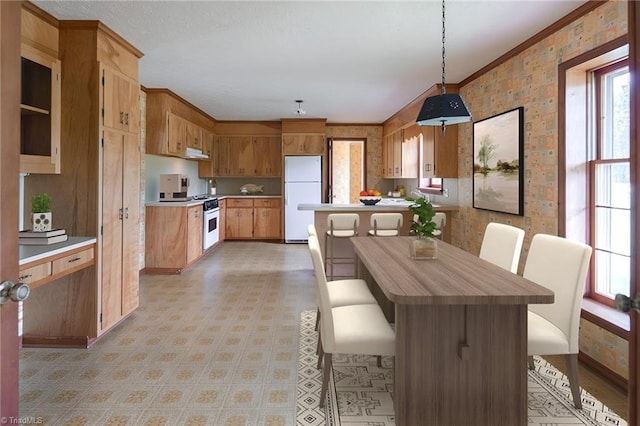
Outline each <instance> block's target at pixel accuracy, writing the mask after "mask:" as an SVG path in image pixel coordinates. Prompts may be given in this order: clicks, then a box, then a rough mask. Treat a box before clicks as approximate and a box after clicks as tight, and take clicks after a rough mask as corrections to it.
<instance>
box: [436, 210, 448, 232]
mask: <svg viewBox="0 0 640 426" xmlns="http://www.w3.org/2000/svg"><path fill="white" fill-rule="evenodd" d="M433 221H434V222H435V223H436V229H440V230H442V228H444V227H445V226H446V225H447V215H446V214H444V213H442V212H438V213H436V214H435V215H434V216H433Z"/></svg>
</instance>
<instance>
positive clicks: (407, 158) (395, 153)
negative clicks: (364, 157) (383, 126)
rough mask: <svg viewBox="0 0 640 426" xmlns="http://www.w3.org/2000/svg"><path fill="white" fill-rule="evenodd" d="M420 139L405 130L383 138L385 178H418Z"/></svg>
mask: <svg viewBox="0 0 640 426" xmlns="http://www.w3.org/2000/svg"><path fill="white" fill-rule="evenodd" d="M418 145H419V143H418V138H417V136H416V135H414V134H411V133H407V132H406V131H405V130H403V129H399V130H396V131H395V132H393V133H391V134H390V135H387V136H384V137H383V138H382V167H383V177H385V178H391V179H400V178H402V179H405V178H407V179H408V178H417V177H418Z"/></svg>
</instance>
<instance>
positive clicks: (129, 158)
mask: <svg viewBox="0 0 640 426" xmlns="http://www.w3.org/2000/svg"><path fill="white" fill-rule="evenodd" d="M123 143H124V145H123V160H122V167H123V169H122V177H123V193H122V204H123V207H124V217H123V221H122V224H123V225H122V316H125V315H127V314H129V313H130V312H132V311H133V310H134V309H136V308H137V307H138V287H139V275H140V274H139V271H140V253H141V247H140V188H139V185H138V182H140V147H139V145H138V136H137V135H135V134H125V135H124V141H123Z"/></svg>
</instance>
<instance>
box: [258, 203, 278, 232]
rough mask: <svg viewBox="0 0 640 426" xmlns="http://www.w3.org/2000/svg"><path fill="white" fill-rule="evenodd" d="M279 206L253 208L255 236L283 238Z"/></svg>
mask: <svg viewBox="0 0 640 426" xmlns="http://www.w3.org/2000/svg"><path fill="white" fill-rule="evenodd" d="M280 228H281V220H280V209H279V208H263V207H258V208H255V209H254V210H253V237H254V238H269V239H273V238H281V236H280V235H281V232H280Z"/></svg>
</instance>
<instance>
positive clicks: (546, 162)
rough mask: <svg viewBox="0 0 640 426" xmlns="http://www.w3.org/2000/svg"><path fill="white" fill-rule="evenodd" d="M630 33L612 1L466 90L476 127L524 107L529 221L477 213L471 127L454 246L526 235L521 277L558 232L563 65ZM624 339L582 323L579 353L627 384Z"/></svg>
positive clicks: (473, 246)
mask: <svg viewBox="0 0 640 426" xmlns="http://www.w3.org/2000/svg"><path fill="white" fill-rule="evenodd" d="M626 33H627V3H626V2H622V1H620V2H618V1H610V2H607V3H605V4H604V5H602V6H600V7H599V8H597V9H595V10H594V11H592V12H591V13H589V14H588V15H585V16H583V17H581V18H580V19H578V20H576V21H574V22H572V23H571V24H569V25H567V26H566V27H564V28H563V29H562V30H560V31H558V32H556V33H555V34H553V35H551V36H549V37H547V38H545V39H544V40H542V41H540V42H539V43H537V44H536V45H534V46H532V47H531V48H529V49H527V50H526V51H525V52H523V53H521V54H519V55H518V56H517V57H514V58H512V59H510V60H509V61H507V62H505V63H504V64H501V65H500V66H498V67H496V68H494V69H492V70H490V71H489V72H487V73H486V74H484V75H482V76H481V77H479V78H477V79H475V80H473V81H472V82H471V83H469V84H467V85H465V86H463V87H462V88H461V89H460V93H461V94H462V96H463V98H464V99H465V101H466V102H467V105H468V107H469V109H470V110H471V113H472V114H473V118H474V120H476V121H477V120H482V119H484V118H487V117H491V116H493V115H496V114H499V113H502V112H504V111H508V110H510V109H513V108H516V107H519V106H524V120H525V135H524V145H525V149H524V157H525V158H524V173H525V182H524V197H525V198H524V200H525V205H524V216H522V217H520V216H513V215H508V214H504V213H497V212H489V211H484V210H477V209H474V208H473V207H472V206H473V198H472V188H473V185H472V170H473V168H472V164H473V163H472V161H473V158H472V157H473V154H472V150H473V146H472V134H473V126H472V124H470V123H469V124H463V125H459V128H458V132H459V133H458V135H459V136H458V152H459V156H458V158H459V168H458V174H459V180H458V190H459V195H458V197H459V205H460V211H459V212H458V214H457V215H454V217H453V220H452V227H451V229H452V242H453V244H454V245H456V246H458V247H461V248H463V249H465V250H467V251H469V252H471V253H475V254H477V253H479V251H480V245H481V243H482V236H483V235H484V229H485V227H486V225H487V224H488V223H489V222H492V221H496V222H502V223H508V224H512V225H515V226H518V227H520V228H523V229H524V230H525V231H526V237H525V242H524V247H523V252H522V257H521V261H520V272H522V268H523V265H524V260H525V259H526V257H527V253H528V248H529V244H530V242H531V238H532V237H533V235H535V234H537V233H549V234H557V230H558V191H557V185H558V138H557V133H558V85H557V83H558V76H557V73H558V64H559V63H562V62H563V61H566V60H568V59H570V58H573V57H575V56H577V55H580V54H582V53H584V52H587V51H589V50H591V49H593V48H594V47H597V46H599V45H602V44H604V43H605V42H608V41H610V40H613V39H615V38H617V37H620V36H621V35H624V34H626ZM626 343H627V342H625V341H624V340H623V339H620V338H618V337H617V336H614V335H613V334H611V333H609V332H607V331H606V330H603V329H602V328H600V327H597V326H595V325H594V324H592V323H590V322H588V321H585V320H582V321H581V330H580V350H581V351H582V352H583V353H586V354H588V355H589V356H590V357H591V358H593V359H595V360H596V361H598V362H600V363H601V364H603V365H605V366H607V367H608V368H610V369H611V370H613V371H615V372H616V373H617V374H619V375H620V376H622V377H628V346H627V344H626Z"/></svg>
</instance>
